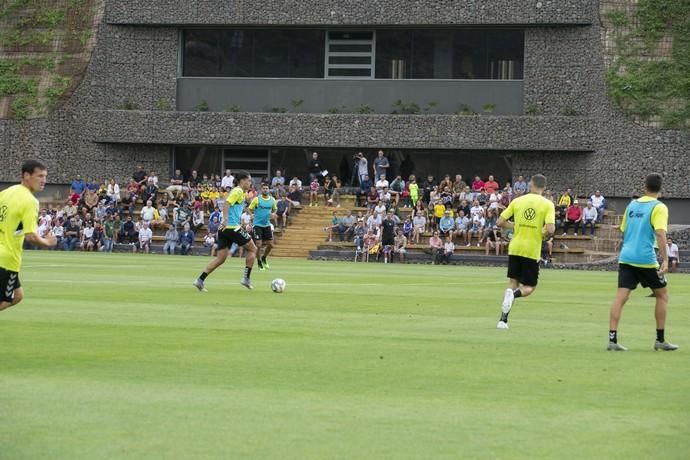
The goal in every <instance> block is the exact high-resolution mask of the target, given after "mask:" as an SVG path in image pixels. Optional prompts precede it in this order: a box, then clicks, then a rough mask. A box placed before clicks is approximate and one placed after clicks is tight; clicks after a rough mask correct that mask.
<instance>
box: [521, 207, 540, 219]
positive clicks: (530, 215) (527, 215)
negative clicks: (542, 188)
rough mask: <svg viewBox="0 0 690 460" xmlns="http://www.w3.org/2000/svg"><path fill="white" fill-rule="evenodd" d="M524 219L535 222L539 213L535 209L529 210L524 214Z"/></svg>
mask: <svg viewBox="0 0 690 460" xmlns="http://www.w3.org/2000/svg"><path fill="white" fill-rule="evenodd" d="M522 217H524V218H525V219H526V220H533V219H534V218H535V217H537V211H535V210H534V208H527V209H525V212H524V213H523V214H522Z"/></svg>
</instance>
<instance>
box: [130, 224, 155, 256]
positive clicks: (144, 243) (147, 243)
mask: <svg viewBox="0 0 690 460" xmlns="http://www.w3.org/2000/svg"><path fill="white" fill-rule="evenodd" d="M152 239H153V232H152V231H151V229H150V228H149V224H147V223H146V222H144V223H143V224H142V225H141V228H140V229H139V249H141V250H142V251H144V252H146V253H147V254H148V253H149V251H150V250H151V240H152ZM134 251H136V246H133V247H132V252H134Z"/></svg>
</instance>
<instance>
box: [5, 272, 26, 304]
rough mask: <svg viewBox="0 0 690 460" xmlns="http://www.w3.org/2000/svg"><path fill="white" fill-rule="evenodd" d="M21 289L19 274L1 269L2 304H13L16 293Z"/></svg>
mask: <svg viewBox="0 0 690 460" xmlns="http://www.w3.org/2000/svg"><path fill="white" fill-rule="evenodd" d="M20 287H22V283H20V282H19V273H17V272H13V271H10V270H5V269H4V268H0V302H12V301H13V300H14V291H15V290H17V289H19V288H20Z"/></svg>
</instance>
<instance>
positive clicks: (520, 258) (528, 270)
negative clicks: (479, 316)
mask: <svg viewBox="0 0 690 460" xmlns="http://www.w3.org/2000/svg"><path fill="white" fill-rule="evenodd" d="M545 188H546V177H544V176H542V175H541V174H537V175H536V176H533V177H532V179H531V180H530V182H529V193H528V194H527V195H522V196H520V197H518V198H515V199H514V200H513V201H511V202H510V204H509V205H508V207H507V208H506V210H505V211H503V212H502V213H501V216H500V217H499V218H498V221H497V222H496V225H498V226H501V227H503V228H507V229H513V239H512V240H511V241H510V245H509V246H508V278H509V285H508V289H506V291H505V294H504V295H503V304H502V305H501V319H500V320H499V321H498V325H497V326H496V327H497V328H498V329H508V314H509V313H510V309H511V308H512V307H513V302H514V300H515V299H516V298H519V297H527V296H529V295H530V294H532V293H533V292H534V290H535V289H536V288H537V282H538V281H539V259H540V257H541V246H542V241H543V240H544V238H545V237H550V236H551V235H553V233H554V232H555V231H556V226H555V222H556V210H555V208H554V206H553V203H552V202H551V201H549V200H547V199H546V198H544V197H543V196H542V193H543V192H544V189H545ZM511 218H512V219H513V222H511V221H510V220H509V219H511Z"/></svg>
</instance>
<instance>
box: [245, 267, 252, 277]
mask: <svg viewBox="0 0 690 460" xmlns="http://www.w3.org/2000/svg"><path fill="white" fill-rule="evenodd" d="M251 275H252V269H251V267H244V277H245V278H247V279H249V277H250V276H251Z"/></svg>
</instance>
